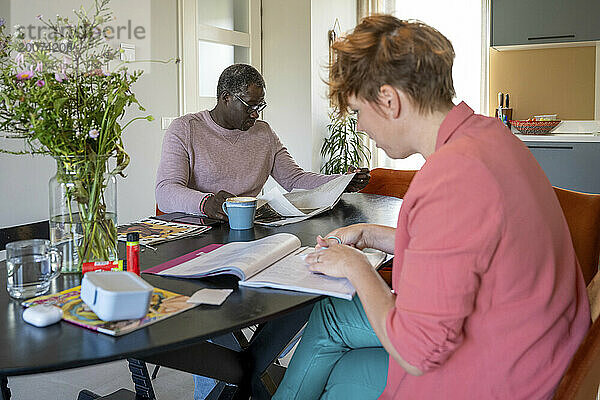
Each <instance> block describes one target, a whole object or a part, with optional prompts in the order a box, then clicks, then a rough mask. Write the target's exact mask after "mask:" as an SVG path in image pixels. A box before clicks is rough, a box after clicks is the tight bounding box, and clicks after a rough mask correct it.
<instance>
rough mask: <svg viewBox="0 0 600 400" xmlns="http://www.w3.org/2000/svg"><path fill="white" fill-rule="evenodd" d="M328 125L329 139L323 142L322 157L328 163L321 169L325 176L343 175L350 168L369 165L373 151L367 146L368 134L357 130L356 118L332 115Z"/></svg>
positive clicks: (349, 115) (352, 115)
mask: <svg viewBox="0 0 600 400" xmlns="http://www.w3.org/2000/svg"><path fill="white" fill-rule="evenodd" d="M329 118H330V119H331V123H330V124H329V125H327V130H328V131H329V137H328V138H325V140H324V141H323V146H322V147H321V156H322V157H324V158H327V159H328V160H327V162H325V164H323V167H321V172H323V173H325V174H343V173H346V172H347V171H348V168H349V167H360V166H361V165H364V163H368V161H369V159H370V158H371V151H370V150H369V148H368V147H367V146H366V145H365V138H366V134H365V133H363V132H359V131H357V130H356V116H355V115H354V114H347V115H344V116H341V115H340V114H339V113H333V112H332V113H330V114H329Z"/></svg>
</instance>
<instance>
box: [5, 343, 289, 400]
mask: <svg viewBox="0 0 600 400" xmlns="http://www.w3.org/2000/svg"><path fill="white" fill-rule="evenodd" d="M244 333H246V332H244ZM295 350H296V346H294V348H293V349H292V351H290V352H289V353H288V354H287V355H286V356H285V357H284V358H282V359H281V360H280V363H281V364H282V365H283V366H286V367H287V365H288V363H289V361H290V359H291V357H292V354H293V353H294V351H295ZM147 366H148V371H149V373H150V374H152V370H153V369H154V366H153V365H151V364H147ZM152 386H153V387H154V392H155V394H156V398H157V399H158V400H192V399H193V398H194V380H193V378H192V375H191V374H188V373H185V372H180V371H177V370H174V369H170V368H166V367H161V368H160V370H159V372H158V376H157V377H156V379H154V380H153V381H152ZM8 387H9V388H10V390H11V392H12V396H11V399H12V400H34V399H35V400H38V399H43V400H75V399H77V395H78V394H79V392H80V391H81V390H82V389H88V390H90V391H92V392H94V393H97V394H99V395H103V396H104V395H107V394H110V393H112V392H114V391H116V390H119V389H121V388H126V389H130V390H134V387H133V382H132V381H131V374H130V372H129V368H128V366H127V361H125V360H123V361H115V362H111V363H107V364H101V365H95V366H91V367H84V368H74V369H71V370H66V371H59V372H50V373H46V374H36V375H27V376H16V377H11V378H9V379H8Z"/></svg>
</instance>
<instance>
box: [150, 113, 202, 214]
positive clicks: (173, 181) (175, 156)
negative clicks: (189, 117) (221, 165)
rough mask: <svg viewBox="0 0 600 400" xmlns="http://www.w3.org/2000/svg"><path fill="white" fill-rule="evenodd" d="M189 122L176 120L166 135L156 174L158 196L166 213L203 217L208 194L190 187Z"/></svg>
mask: <svg viewBox="0 0 600 400" xmlns="http://www.w3.org/2000/svg"><path fill="white" fill-rule="evenodd" d="M189 135H190V126H189V123H186V122H184V121H183V119H181V118H179V119H176V120H174V121H173V122H172V123H171V125H170V126H169V129H168V130H167V132H166V133H165V137H164V140H163V146H162V155H161V158H160V164H159V166H158V171H157V174H156V189H155V196H156V202H157V205H158V208H159V209H160V210H161V211H162V212H166V213H168V212H175V211H181V212H185V213H188V214H196V215H198V214H200V201H201V200H202V198H204V196H206V195H207V193H203V192H200V191H198V190H194V189H191V188H189V187H188V183H189V179H190V175H191V171H190V157H191V155H190V154H189V151H190V149H189V143H190V140H189Z"/></svg>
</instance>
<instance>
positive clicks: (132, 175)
mask: <svg viewBox="0 0 600 400" xmlns="http://www.w3.org/2000/svg"><path fill="white" fill-rule="evenodd" d="M28 1H29V0H28ZM140 2H141V4H142V5H144V4H147V8H141V9H140V8H139V7H134V6H133V5H131V4H130V3H123V4H120V7H119V13H117V12H115V14H116V16H117V21H119V22H121V21H123V20H127V19H129V18H132V19H135V16H136V15H137V16H139V15H144V16H145V19H144V20H143V22H142V23H141V24H143V25H144V26H145V28H146V31H147V40H145V41H140V42H138V43H135V44H136V52H137V56H138V59H140V57H143V58H144V59H145V58H148V56H150V58H151V59H154V60H164V59H168V58H171V57H176V55H177V29H176V26H177V9H176V0H137V3H140ZM13 4H14V2H13ZM125 4H128V7H123V6H124V5H125ZM148 8H149V10H150V12H149V13H148ZM12 11H13V14H14V10H12ZM115 11H117V9H116V8H115ZM122 12H124V13H126V14H129V15H123V14H121V13H122ZM54 13H56V12H54ZM46 14H47V13H46ZM49 15H50V16H52V15H53V14H52V13H51V14H49ZM148 16H149V17H148ZM148 18H149V19H150V20H149V21H148V20H147V19H148ZM11 22H12V23H16V22H13V21H11ZM121 41H124V42H128V40H126V39H125V40H121ZM135 68H136V69H139V68H144V70H145V73H144V75H143V76H142V78H141V79H140V80H139V81H138V83H137V84H136V85H135V87H134V91H135V93H136V95H137V97H138V100H139V101H140V102H141V104H142V105H143V106H144V107H145V108H146V110H147V113H149V114H152V115H153V116H154V117H155V119H156V120H155V121H154V122H146V121H139V122H137V123H134V124H132V125H130V126H129V127H128V128H127V130H126V131H125V132H124V137H123V140H124V144H125V150H126V151H127V152H128V153H129V155H130V156H131V163H130V165H129V167H128V168H127V169H126V170H125V173H126V174H127V178H126V179H122V178H119V180H118V217H119V223H124V222H129V221H132V220H135V219H138V218H141V217H143V216H148V215H153V214H154V206H155V200H154V180H155V176H156V168H157V166H158V161H159V158H160V149H161V145H162V138H163V132H164V131H162V130H161V129H160V118H161V116H176V115H177V101H178V97H177V66H176V65H175V64H174V63H171V64H167V65H163V64H156V63H155V64H152V65H149V64H147V63H146V64H136V66H135ZM135 115H138V114H137V113H136V112H133V110H132V112H129V113H128V114H127V116H126V121H127V120H128V119H129V118H131V117H134V116H135ZM5 142H6V141H0V146H3V147H7V146H6V143H5ZM10 146H11V148H15V146H16V147H18V145H17V143H12V144H11V145H10ZM55 169H56V167H55V163H54V161H53V160H52V159H51V158H49V157H43V156H34V157H32V156H29V155H26V156H13V155H6V154H0V228H2V227H7V226H13V225H20V224H25V223H29V222H35V221H41V220H47V219H48V180H49V178H50V177H51V176H52V175H53V174H54V172H55Z"/></svg>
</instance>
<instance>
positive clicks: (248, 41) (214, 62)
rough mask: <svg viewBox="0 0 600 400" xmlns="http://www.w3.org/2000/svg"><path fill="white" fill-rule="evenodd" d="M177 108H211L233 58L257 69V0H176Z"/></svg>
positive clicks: (258, 21)
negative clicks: (180, 57) (178, 43)
mask: <svg viewBox="0 0 600 400" xmlns="http://www.w3.org/2000/svg"><path fill="white" fill-rule="evenodd" d="M179 21H180V24H179V25H180V34H179V38H180V39H179V41H180V48H181V50H182V51H181V54H182V64H181V70H180V77H181V78H180V104H181V106H180V113H181V114H187V113H191V112H197V111H199V110H203V109H208V108H212V107H213V106H214V105H215V104H216V97H215V96H216V90H217V81H218V79H219V75H220V74H221V72H222V71H223V69H225V68H226V67H227V66H229V65H231V64H234V63H246V64H251V65H253V66H254V67H255V68H257V69H258V70H259V71H260V69H261V48H260V1H259V0H179Z"/></svg>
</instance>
